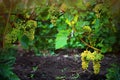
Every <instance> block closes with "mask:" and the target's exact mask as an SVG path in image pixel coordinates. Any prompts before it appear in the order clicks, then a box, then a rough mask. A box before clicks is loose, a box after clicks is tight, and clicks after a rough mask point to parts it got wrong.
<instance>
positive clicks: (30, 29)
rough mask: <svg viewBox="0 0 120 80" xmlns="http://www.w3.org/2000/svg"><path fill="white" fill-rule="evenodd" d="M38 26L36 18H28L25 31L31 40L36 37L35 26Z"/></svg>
mask: <svg viewBox="0 0 120 80" xmlns="http://www.w3.org/2000/svg"><path fill="white" fill-rule="evenodd" d="M36 27H37V22H36V21H34V20H28V21H27V22H26V25H25V26H24V28H23V33H24V35H26V36H27V37H28V38H29V40H33V39H34V34H35V28H36Z"/></svg>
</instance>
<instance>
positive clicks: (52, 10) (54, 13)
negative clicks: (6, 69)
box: [48, 4, 58, 26]
mask: <svg viewBox="0 0 120 80" xmlns="http://www.w3.org/2000/svg"><path fill="white" fill-rule="evenodd" d="M48 12H49V15H50V19H51V20H50V22H51V23H52V24H53V25H55V26H56V20H57V16H58V9H57V7H56V5H55V4H53V5H51V7H50V9H49V11H48Z"/></svg>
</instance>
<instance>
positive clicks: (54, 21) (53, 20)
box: [50, 16, 57, 26]
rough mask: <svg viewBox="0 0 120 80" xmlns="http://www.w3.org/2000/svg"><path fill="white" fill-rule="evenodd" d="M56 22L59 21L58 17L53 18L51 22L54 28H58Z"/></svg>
mask: <svg viewBox="0 0 120 80" xmlns="http://www.w3.org/2000/svg"><path fill="white" fill-rule="evenodd" d="M56 21H57V17H56V16H52V17H51V20H50V22H51V23H52V24H53V25H54V26H56Z"/></svg>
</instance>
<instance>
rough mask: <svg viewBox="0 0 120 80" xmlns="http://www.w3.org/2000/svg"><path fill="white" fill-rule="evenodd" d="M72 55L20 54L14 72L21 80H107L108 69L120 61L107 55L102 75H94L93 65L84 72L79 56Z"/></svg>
mask: <svg viewBox="0 0 120 80" xmlns="http://www.w3.org/2000/svg"><path fill="white" fill-rule="evenodd" d="M66 53H67V54H66ZM71 53H73V52H71V51H59V52H58V53H57V55H53V56H50V55H49V56H35V55H34V54H33V53H32V52H26V53H24V54H22V53H21V52H19V55H18V56H17V59H16V62H15V65H14V72H15V73H16V74H17V75H18V77H19V78H20V79H21V80H105V79H106V77H105V74H106V73H107V68H109V67H110V65H111V64H112V63H116V62H119V61H120V57H119V56H115V55H113V54H110V53H109V54H105V58H104V59H103V60H102V62H101V70H100V73H99V74H98V75H94V74H93V69H92V63H90V64H89V69H88V70H87V71H83V70H82V68H81V59H80V56H79V54H75V53H74V54H71ZM78 53H79V52H78ZM20 54H22V55H20Z"/></svg>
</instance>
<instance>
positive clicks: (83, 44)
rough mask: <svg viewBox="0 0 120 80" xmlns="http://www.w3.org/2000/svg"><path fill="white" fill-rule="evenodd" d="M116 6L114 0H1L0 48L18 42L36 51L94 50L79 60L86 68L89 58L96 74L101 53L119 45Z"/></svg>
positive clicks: (118, 18)
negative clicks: (62, 49)
mask: <svg viewBox="0 0 120 80" xmlns="http://www.w3.org/2000/svg"><path fill="white" fill-rule="evenodd" d="M112 2H113V3H112ZM118 3H119V1H118ZM118 5H119V4H117V0H116V1H114V0H106V1H104V0H97V1H96V0H89V1H88V0H70V1H69V2H68V0H42V1H37V0H19V1H18V0H8V1H6V0H2V1H1V2H0V11H1V13H0V20H1V21H0V26H1V27H0V37H1V38H0V45H1V46H0V48H3V49H4V48H6V47H7V48H9V47H11V46H13V44H16V43H17V44H21V45H22V47H23V48H25V49H29V50H33V51H35V53H40V52H41V51H42V50H43V51H44V50H51V51H54V50H55V49H60V48H80V49H81V48H83V49H88V50H90V51H94V52H93V53H91V52H88V53H89V54H85V53H86V52H83V53H84V56H83V53H82V55H81V56H82V58H84V57H86V59H88V60H86V59H82V61H83V63H82V65H85V66H82V67H83V69H87V67H88V64H89V61H93V68H94V73H96V74H97V73H98V72H99V68H100V60H101V59H102V57H101V53H106V52H111V51H113V50H114V49H115V48H117V46H119V45H120V37H119V35H118V34H119V31H120V28H119V27H118V26H119V20H120V17H119V12H120V10H119V8H116V6H117V7H119V6H118ZM115 8H116V9H117V11H115V10H116V9H115ZM113 9H115V10H113ZM116 19H117V20H116ZM117 43H118V44H117ZM116 44H117V45H116ZM114 46H115V47H114ZM91 57H94V58H92V59H91Z"/></svg>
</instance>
